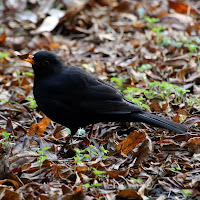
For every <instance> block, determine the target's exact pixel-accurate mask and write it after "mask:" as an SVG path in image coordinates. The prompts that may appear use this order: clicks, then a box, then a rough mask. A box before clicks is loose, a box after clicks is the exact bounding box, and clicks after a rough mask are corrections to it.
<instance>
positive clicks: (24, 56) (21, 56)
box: [17, 53, 30, 60]
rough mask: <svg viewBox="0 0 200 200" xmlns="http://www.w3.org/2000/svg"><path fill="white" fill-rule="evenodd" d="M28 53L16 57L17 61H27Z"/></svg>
mask: <svg viewBox="0 0 200 200" xmlns="http://www.w3.org/2000/svg"><path fill="white" fill-rule="evenodd" d="M29 55H30V53H26V54H22V55H17V56H18V57H19V59H21V60H24V59H27V58H28V57H29Z"/></svg>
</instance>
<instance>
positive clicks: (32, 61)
mask: <svg viewBox="0 0 200 200" xmlns="http://www.w3.org/2000/svg"><path fill="white" fill-rule="evenodd" d="M23 60H24V61H26V62H29V63H31V64H35V61H34V60H33V55H29V56H28V57H27V58H25V59H23Z"/></svg>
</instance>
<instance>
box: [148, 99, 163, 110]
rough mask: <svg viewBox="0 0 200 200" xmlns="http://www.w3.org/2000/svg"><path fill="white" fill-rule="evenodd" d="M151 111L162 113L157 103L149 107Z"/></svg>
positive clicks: (154, 102)
mask: <svg viewBox="0 0 200 200" xmlns="http://www.w3.org/2000/svg"><path fill="white" fill-rule="evenodd" d="M149 107H150V109H151V111H152V112H153V111H156V112H160V111H162V109H161V107H160V105H159V103H158V102H157V101H153V102H152V103H151V104H150V105H149Z"/></svg>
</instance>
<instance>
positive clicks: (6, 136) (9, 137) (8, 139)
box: [0, 131, 18, 148]
mask: <svg viewBox="0 0 200 200" xmlns="http://www.w3.org/2000/svg"><path fill="white" fill-rule="evenodd" d="M0 135H2V137H3V139H2V142H3V145H4V146H5V148H8V147H9V145H10V143H11V141H12V139H13V138H16V139H17V138H18V137H17V136H13V135H11V133H7V132H5V131H4V132H2V133H0Z"/></svg>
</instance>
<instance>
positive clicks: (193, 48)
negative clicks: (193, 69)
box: [184, 43, 200, 73]
mask: <svg viewBox="0 0 200 200" xmlns="http://www.w3.org/2000/svg"><path fill="white" fill-rule="evenodd" d="M184 45H185V46H186V47H188V48H189V50H190V58H191V54H192V52H193V51H195V53H196V56H197V60H198V63H199V73H200V60H199V54H198V51H197V49H198V48H199V46H198V45H196V44H193V43H186V44H184Z"/></svg>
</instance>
